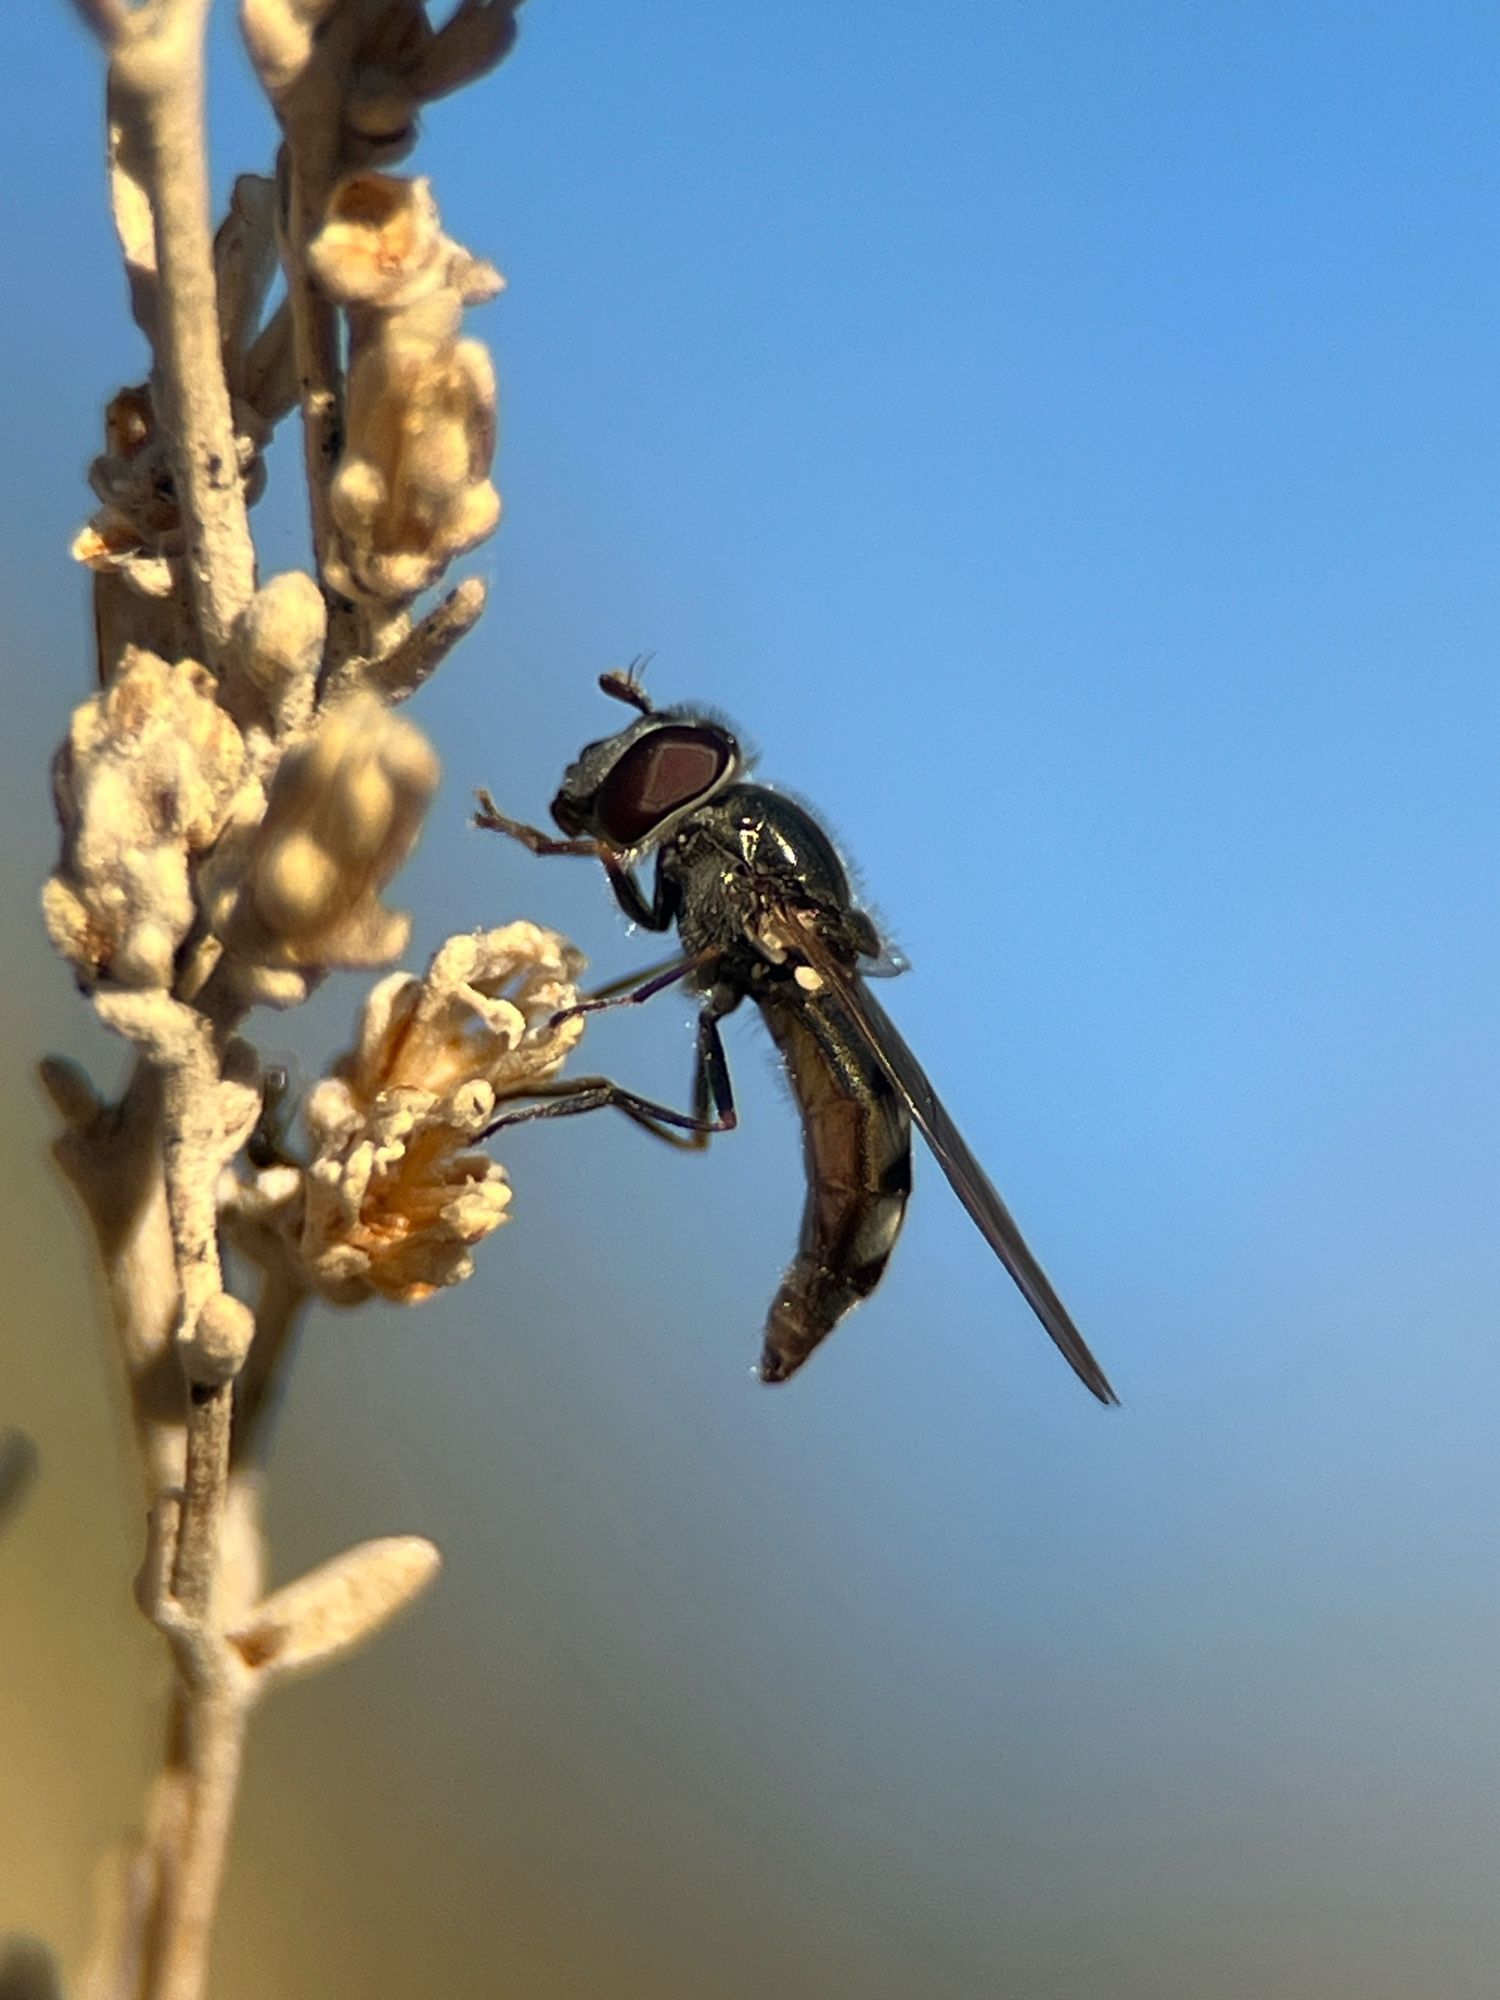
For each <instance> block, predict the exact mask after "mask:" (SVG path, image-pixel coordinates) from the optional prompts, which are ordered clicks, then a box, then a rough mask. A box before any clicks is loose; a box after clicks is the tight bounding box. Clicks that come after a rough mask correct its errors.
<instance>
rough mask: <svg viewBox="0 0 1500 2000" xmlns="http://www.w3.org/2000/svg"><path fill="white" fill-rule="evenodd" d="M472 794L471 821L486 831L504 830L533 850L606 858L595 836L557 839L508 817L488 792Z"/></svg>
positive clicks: (542, 852)
mask: <svg viewBox="0 0 1500 2000" xmlns="http://www.w3.org/2000/svg"><path fill="white" fill-rule="evenodd" d="M474 796H475V798H476V799H478V801H479V810H478V812H477V813H475V815H474V824H475V826H479V827H483V828H484V830H485V832H486V833H503V834H505V835H506V836H507V838H509V839H511V840H519V841H520V843H521V845H522V846H523V847H524V848H526V849H527V851H528V852H529V853H532V854H583V855H587V856H588V857H589V859H590V860H592V861H604V860H605V849H604V847H603V845H602V844H601V843H600V842H599V841H597V840H558V839H557V838H556V836H555V835H553V834H550V833H543V831H542V829H541V828H540V827H539V826H527V825H526V823H525V821H524V820H519V819H511V818H509V817H508V815H507V814H505V813H503V812H501V810H500V808H499V807H498V806H497V805H496V804H495V801H494V800H493V799H492V798H491V797H490V795H489V793H488V792H486V791H483V790H481V791H477V792H476V793H475V794H474ZM606 865H607V864H606Z"/></svg>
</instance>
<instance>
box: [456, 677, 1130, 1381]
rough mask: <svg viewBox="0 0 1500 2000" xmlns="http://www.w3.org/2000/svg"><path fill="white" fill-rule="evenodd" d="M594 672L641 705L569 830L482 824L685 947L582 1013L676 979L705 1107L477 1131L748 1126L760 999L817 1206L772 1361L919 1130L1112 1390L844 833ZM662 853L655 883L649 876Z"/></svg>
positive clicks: (845, 1277) (849, 1286) (584, 791)
mask: <svg viewBox="0 0 1500 2000" xmlns="http://www.w3.org/2000/svg"><path fill="white" fill-rule="evenodd" d="M599 685H600V687H601V688H602V689H603V690H604V692H605V693H606V694H608V695H612V696H613V697H614V698H615V699H616V700H618V701H623V702H625V703H626V704H628V705H629V706H630V707H631V708H633V709H635V710H636V711H637V713H636V717H635V719H634V720H633V721H632V722H630V723H629V724H628V725H627V726H626V727H625V728H624V729H622V730H620V731H619V732H618V733H617V734H616V735H614V736H608V737H605V738H603V739H602V740H601V741H599V742H597V743H591V744H589V745H588V746H587V747H586V748H585V749H584V750H583V751H582V753H581V754H580V755H579V758H578V760H577V762H576V763H574V764H573V765H572V766H571V767H570V768H569V770H568V771H567V773H566V774H565V776H564V778H563V781H562V785H561V787H560V788H559V790H558V794H557V797H556V798H555V799H554V800H553V801H552V817H553V819H554V820H555V821H556V823H557V825H558V826H559V827H560V828H561V830H562V834H563V836H564V837H563V838H562V839H558V838H556V837H555V836H554V835H552V834H548V833H544V832H542V831H541V830H540V829H539V828H537V827H533V826H525V825H522V824H521V823H520V822H518V821H516V820H512V819H508V818H507V817H506V816H505V815H504V814H503V813H501V812H499V811H498V810H497V809H496V807H495V805H494V802H493V801H492V800H491V798H490V797H489V794H488V793H487V792H481V793H480V794H479V795H478V796H479V806H480V810H479V812H478V813H477V814H476V816H475V817H476V824H477V825H479V826H482V827H485V828H488V829H489V830H490V831H492V832H495V833H503V834H507V835H509V836H510V837H511V838H512V839H514V840H519V841H520V842H521V843H522V844H523V845H524V846H525V847H527V848H528V849H529V850H530V851H531V852H532V853H533V854H581V855H587V856H590V857H591V858H593V859H594V860H597V861H599V862H601V863H602V864H603V867H604V869H605V872H606V873H607V875H608V877H609V881H610V886H611V887H612V889H613V890H614V893H615V897H616V900H617V901H618V902H619V904H620V907H621V909H622V910H623V911H624V912H625V914H626V916H627V917H629V918H630V920H631V921H632V923H636V924H639V925H641V926H643V927H644V928H645V929H647V930H652V931H667V930H670V929H671V928H672V926H673V925H674V924H675V925H676V927H677V935H678V939H679V941H680V943H681V946H682V949H681V952H680V953H679V955H678V956H676V957H675V958H673V959H671V960H670V961H668V962H667V963H666V964H664V965H662V966H660V967H658V968H656V969H655V970H654V972H653V973H652V974H651V975H650V976H648V977H646V978H644V979H641V980H640V981H639V983H635V984H632V985H630V986H629V989H628V990H624V987H623V983H622V985H621V986H617V987H613V988H607V989H605V990H604V991H602V992H601V993H599V994H597V995H596V996H595V997H594V998H593V999H591V1000H587V1001H584V1002H582V1003H581V1005H580V1006H579V1007H578V1008H577V1009H576V1010H573V1011H577V1012H580V1013H590V1012H595V1011H598V1010H600V1009H602V1008H605V1007H614V1006H631V1005H636V1004H638V1003H640V1002H642V1001H645V1000H648V999H650V998H651V996H652V995H653V994H656V993H659V992H662V991H664V990H665V989H666V988H667V987H669V986H673V985H676V984H678V983H679V982H689V983H690V984H691V986H692V989H693V990H694V991H695V992H696V993H697V994H698V996H699V1001H700V1005H699V1013H698V1038H697V1053H696V1057H695V1061H694V1066H693V1108H692V1111H691V1112H683V1111H675V1110H673V1109H671V1108H670V1107H669V1106H666V1105H662V1104H657V1103H655V1102H653V1101H652V1100H651V1099H649V1098H645V1097H641V1096H639V1095H637V1093H636V1092H634V1091H631V1090H627V1089H625V1088H624V1087H623V1085H620V1084H617V1083H614V1082H612V1081H610V1079H609V1078H607V1077H574V1078H570V1079H568V1080H566V1081H564V1082H559V1083H554V1084H550V1085H546V1086H544V1087H542V1088H541V1089H539V1090H536V1091H534V1092H532V1093H531V1095H533V1096H535V1097H536V1098H537V1099H538V1102H536V1103H534V1104H530V1105H527V1106H524V1107H522V1108H520V1109H517V1110H511V1111H506V1112H503V1113H502V1114H501V1115H500V1117H498V1118H496V1119H495V1120H494V1121H493V1123H492V1124H491V1125H490V1126H489V1127H488V1129H487V1131H486V1133H485V1135H484V1136H485V1137H489V1136H491V1135H492V1134H493V1133H495V1132H498V1131H501V1130H502V1129H504V1128H505V1127H507V1126H511V1125H516V1124H520V1123H522V1122H524V1121H526V1120H529V1119H533V1118H558V1117H568V1116H571V1115H574V1114H576V1113H579V1112H584V1111H594V1110H599V1109H602V1108H604V1107H607V1106H612V1107H613V1108H614V1109H616V1110H619V1111H623V1112H624V1113H625V1114H626V1116H627V1117H629V1118H630V1119H632V1120H633V1121H634V1122H635V1123H636V1124H638V1125H641V1126H643V1127H644V1128H645V1129H646V1130H647V1131H649V1132H652V1133H654V1134H655V1135H656V1136H657V1137H658V1138H661V1139H665V1140H667V1141H669V1142H670V1143H672V1144H674V1145H678V1146H683V1147H687V1148H689V1149H692V1150H698V1149H701V1148H702V1147H704V1146H706V1145H707V1144H708V1141H709V1138H710V1137H711V1136H712V1135H713V1134H714V1133H715V1132H727V1131H730V1130H732V1129H733V1127H734V1125H735V1124H736V1122H737V1117H736V1112H735V1106H734V1092H733V1088H732V1085H731V1083H730V1077H729V1065H728V1062H727V1060H726V1058H725V1054H724V1045H723V1040H722V1038H721V1036H720V1032H719V1023H720V1021H721V1020H723V1018H724V1016H725V1015H726V1014H729V1013H731V1012H732V1011H733V1010H734V1009H735V1008H736V1007H737V1006H739V1004H740V1002H741V1001H742V1000H744V999H745V998H747V997H748V998H749V999H751V1000H753V1001H754V1002H755V1004H756V1006H757V1007H759V1009H760V1011H761V1016H762V1018H763V1019H764V1021H765V1024H766V1026H767V1028H768V1029H769V1031H770V1034H771V1038H772V1040H773V1041H774V1042H775V1043H776V1046H777V1048H778V1049H779V1050H780V1052H781V1055H782V1058H783V1060H784V1061H785V1063H786V1066H787V1070H788V1072H789V1074H790V1077H791V1082H792V1089H793V1092H794V1094H795V1097H796V1100H797V1105H798V1109H799V1111H800V1113H801V1118H802V1142H803V1153H804V1158H805V1163H806V1170H807V1205H806V1208H805V1210H804V1213H803V1217H802V1234H801V1238H800V1241H799V1244H798V1248H797V1254H796V1256H795V1258H794V1259H793V1260H792V1263H791V1265H790V1267H789V1269H788V1270H787V1273H786V1276H785V1277H784V1278H783V1280H782V1283H781V1289H780V1290H779V1291H778V1292H777V1294H776V1297H775V1300H774V1301H773V1303H772V1306H771V1311H770V1316H769V1318H768V1320H767V1323H766V1332H765V1347H764V1351H763V1353H762V1356H761V1362H760V1375H761V1379H762V1381H765V1382H784V1381H786V1380H787V1378H788V1377H789V1376H791V1375H794V1374H795V1373H796V1372H797V1370H798V1369H799V1368H800V1367H801V1366H802V1364H803V1362H804V1361H806V1360H807V1358H808V1356H809V1355H810V1354H811V1353H812V1351H813V1349H814V1348H815V1347H817V1346H818V1345H819V1343H820V1342H821V1341H823V1340H824V1339H825V1338H826V1337H827V1336H828V1335H829V1334H830V1333H831V1332H832V1331H833V1329H834V1327H835V1326H837V1325H838V1323H839V1321H840V1320H841V1319H843V1317H844V1316H845V1314H846V1313H848V1312H849V1311H851V1310H852V1308H853V1307H855V1306H856V1305H858V1304H859V1302H860V1300H861V1299H865V1298H868V1297H869V1295H870V1293H871V1292H872V1291H874V1289H875V1287H876V1285H877V1284H878V1283H879V1282H880V1279H881V1277H882V1275H883V1274H884V1271H885V1267H886V1264H887V1263H888V1261H889V1259H890V1255H891V1252H892V1250H893V1249H894V1248H895V1243H896V1238H897V1236H898V1235H899V1234H900V1230H901V1224H902V1220H903V1218H904V1216H905V1213H906V1202H907V1197H908V1195H909V1194H910V1192H911V1128H912V1125H913V1124H915V1125H916V1127H917V1129H918V1130H919V1131H920V1132H921V1134H922V1136H923V1138H924V1139H925V1140H926V1141H927V1143H928V1145H929V1146H930V1147H931V1149H932V1151H933V1153H934V1155H935V1156H936V1158H937V1161H938V1164H939V1165H940V1166H941V1167H942V1169H943V1172H944V1173H945V1174H946V1175H947V1177H948V1181H949V1184H950V1185H951V1186H952V1188H953V1191H954V1193H955V1194H956V1195H957V1196H958V1198H959V1200H960V1201H961V1202H962V1203H963V1205H964V1207H965V1208H966V1209H967V1210H968V1212H969V1215H970V1216H971V1218H972V1219H973V1221H974V1223H975V1225H976V1226H977V1228H978V1230H979V1233H980V1234H981V1235H982V1236H983V1238H984V1240H985V1242H986V1243H988V1244H989V1246H990V1248H991V1249H992V1250H993V1251H994V1252H995V1255H996V1256H997V1257H998V1258H999V1259H1000V1261H1001V1263H1002V1264H1003V1265H1004V1266H1005V1268H1006V1270H1007V1271H1009V1273H1010V1275H1011V1277H1012V1278H1013V1279H1014V1280H1015V1282H1016V1284H1017V1286H1018V1287H1019V1288H1020V1291H1021V1294H1022V1296H1023V1297H1024V1298H1025V1300H1026V1302H1027V1304H1028V1305H1029V1306H1030V1307H1031V1309H1032V1311H1033V1312H1034V1313H1035V1314H1036V1316H1037V1318H1038V1319H1039V1320H1040V1321H1041V1323H1042V1325H1043V1327H1044V1328H1045V1329H1046V1331H1047V1333H1048V1334H1049V1335H1050V1336H1051V1338H1052V1340H1053V1341H1054V1343H1055V1344H1056V1346H1057V1347H1058V1348H1059V1350H1060V1351H1061V1353H1062V1354H1063V1356H1064V1358H1065V1359H1066V1360H1067V1362H1068V1364H1069V1366H1070V1367H1071V1368H1072V1369H1073V1372H1074V1373H1075V1374H1076V1375H1077V1376H1078V1378H1079V1380H1080V1381H1081V1382H1082V1383H1083V1384H1084V1386H1085V1388H1087V1389H1088V1390H1090V1391H1091V1392H1092V1394H1093V1395H1095V1396H1097V1397H1098V1399H1099V1401H1100V1402H1101V1403H1115V1402H1118V1400H1119V1398H1118V1397H1117V1396H1116V1395H1115V1392H1114V1390H1113V1389H1112V1388H1111V1387H1110V1385H1109V1382H1108V1380H1107V1379H1106V1377H1105V1375H1104V1371H1103V1370H1102V1369H1101V1368H1100V1366H1099V1364H1098V1362H1097V1361H1096V1360H1095V1359H1094V1357H1093V1355H1092V1354H1091V1353H1090V1352H1089V1349H1088V1346H1087V1345H1086V1343H1085V1341H1084V1339H1083V1336H1082V1335H1081V1334H1080V1333H1079V1331H1078V1329H1077V1327H1076V1326H1075V1325H1074V1324H1073V1321H1072V1319H1071V1317H1070V1316H1069V1314H1068V1311H1067V1308H1066V1307H1065V1306H1064V1305H1063V1303H1062V1301H1061V1299H1060V1298H1059V1297H1058V1295H1057V1293H1056V1292H1055V1291H1054V1290H1053V1288H1052V1285H1051V1282H1050V1281H1049V1279H1048V1277H1047V1275H1046V1273H1045V1272H1044V1271H1043V1269H1042V1267H1041V1265H1040V1264H1039V1263H1038V1262H1037V1260H1036V1258H1035V1257H1034V1256H1033V1255H1032V1253H1031V1251H1030V1250H1029V1249H1028V1248H1027V1246H1026V1242H1025V1239H1024V1238H1023V1237H1022V1235H1021V1232H1020V1230H1019V1229H1018V1228H1017V1226H1016V1223H1015V1220H1014V1218H1013V1217H1012V1215H1011V1213H1010V1210H1009V1209H1008V1208H1007V1207H1006V1206H1005V1203H1004V1202H1003V1201H1002V1200H1001V1199H1000V1196H999V1194H998V1193H997V1192H996V1189H995V1187H994V1185H993V1184H992V1182H991V1181H990V1179H989V1176H988V1175H987V1174H986V1173H985V1171H984V1169H983V1167H981V1166H980V1164H979V1162H978V1160H977V1159H976V1158H975V1157H974V1155H973V1153H972V1152H971V1151H970V1150H969V1147H968V1145H967V1144H966V1143H965V1141H964V1138H963V1135H962V1134H961V1133H960V1132H959V1130H958V1127H957V1126H956V1125H955V1124H954V1122H953V1120H952V1119H951V1118H950V1117H949V1115H948V1113H947V1111H946V1110H945V1109H944V1108H943V1105H942V1102H941V1100H940V1099H939V1097H938V1095H937V1092H936V1091H935V1090H934V1089H933V1087H932V1085H931V1083H930V1082H929V1081H928V1079H927V1075H926V1072H925V1071H924V1070H923V1068H922V1066H921V1064H920V1063H919V1062H918V1061H917V1059H916V1057H915V1056H914V1055H913V1054H912V1052H911V1050H910V1049H909V1048H908V1047H907V1045H906V1043H905V1041H904V1040H903V1039H902V1037H901V1035H900V1034H899V1033H898V1031H897V1029H896V1027H895V1025H894V1023H893V1022H892V1021H891V1020H890V1018H889V1016H888V1015H887V1014H886V1012H885V1009H884V1008H883V1007H882V1006H881V1005H880V1003H879V1002H878V1001H877V1000H876V999H875V996H874V995H873V994H872V993H871V991H870V989H869V986H868V985H867V984H866V980H867V978H868V977H869V976H870V975H871V974H873V973H878V972H880V971H882V970H886V969H889V957H888V955H887V954H886V953H885V952H884V950H883V947H882V943H881V939H880V937H879V934H878V933H877V931H876V929H875V926H874V924H873V923H872V922H871V920H870V918H869V917H868V916H867V915H866V913H865V912H864V911H863V910H861V909H860V908H859V907H858V905H857V904H856V903H855V901H854V897H853V894H852V892H851V890H850V886H849V880H848V877H847V876H846V874H845V872H844V868H843V864H842V863H841V861H840V860H839V857H838V855H837V853H836V852H835V851H834V847H833V843H832V842H831V841H830V840H829V838H828V836H827V835H826V834H825V833H824V832H823V830H822V828H821V827H820V826H818V824H817V823H816V821H815V820H813V819H812V818H811V817H810V816H809V815H808V814H807V813H806V812H805V811H804V810H803V809H802V807H801V806H799V805H797V804H796V803H795V802H794V801H793V800H791V799H789V798H787V797H785V796H784V795H783V794H782V793H780V792H777V791H773V790H772V789H771V788H770V787H769V786H766V785H758V784H754V783H752V782H750V781H749V780H748V779H747V778H746V777H745V776H744V775H743V773H744V770H745V760H744V758H743V756H742V755H741V752H740V747H739V745H738V743H737V742H736V741H735V738H734V736H733V734H732V733H731V732H730V731H729V730H728V729H727V728H726V727H725V726H724V724H723V723H722V722H718V721H715V720H713V719H712V718H711V717H708V716H705V715H703V714H701V713H699V712H698V711H696V710H694V709H691V708H666V709H658V708H655V707H653V705H652V704H651V702H650V701H649V700H648V699H647V697H646V695H645V693H644V691H643V690H642V688H641V687H640V685H639V683H638V682H637V681H636V679H635V678H634V675H633V673H630V674H620V673H608V674H605V675H603V676H602V678H601V679H600V682H599ZM652 856H654V857H655V870H654V874H653V877H652V883H651V891H650V895H649V897H648V896H647V894H646V892H645V891H644V890H643V889H642V887H641V883H640V880H639V878H638V876H637V873H636V871H637V869H638V868H639V867H641V866H642V865H643V864H644V863H646V862H647V861H648V860H649V859H650V858H651V857H652Z"/></svg>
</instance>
